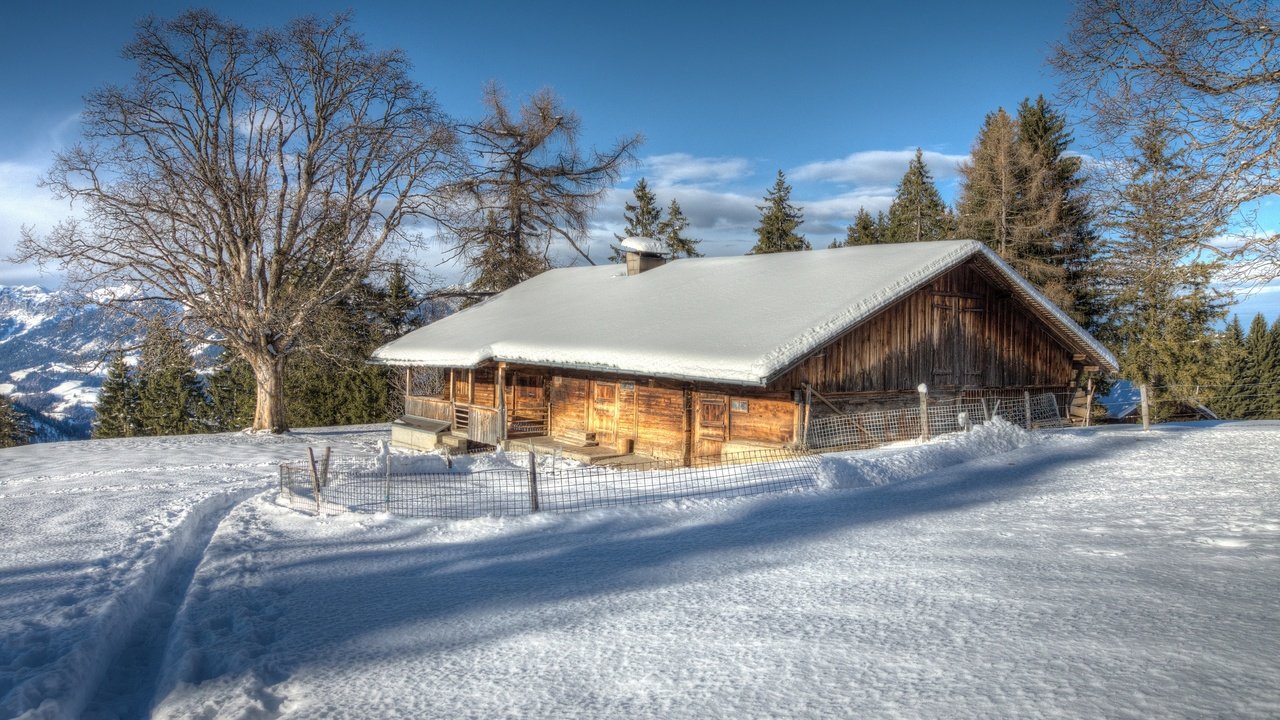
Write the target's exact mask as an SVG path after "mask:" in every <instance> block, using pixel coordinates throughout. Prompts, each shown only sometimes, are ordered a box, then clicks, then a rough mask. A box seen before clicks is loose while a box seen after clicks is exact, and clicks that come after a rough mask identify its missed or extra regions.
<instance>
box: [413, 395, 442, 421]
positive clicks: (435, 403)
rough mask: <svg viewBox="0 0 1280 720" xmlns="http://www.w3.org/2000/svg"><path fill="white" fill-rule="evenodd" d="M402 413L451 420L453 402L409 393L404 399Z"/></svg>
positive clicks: (430, 418)
mask: <svg viewBox="0 0 1280 720" xmlns="http://www.w3.org/2000/svg"><path fill="white" fill-rule="evenodd" d="M404 414H405V415H412V416H414V417H420V418H427V419H428V420H443V421H445V422H453V403H451V402H449V401H448V400H445V399H443V398H433V397H422V396H419V395H409V396H406V397H405V399H404Z"/></svg>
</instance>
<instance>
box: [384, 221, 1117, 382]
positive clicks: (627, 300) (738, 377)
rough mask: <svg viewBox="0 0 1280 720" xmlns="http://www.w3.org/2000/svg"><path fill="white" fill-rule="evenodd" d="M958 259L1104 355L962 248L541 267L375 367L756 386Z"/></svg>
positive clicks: (964, 243) (1104, 357) (1001, 265)
mask: <svg viewBox="0 0 1280 720" xmlns="http://www.w3.org/2000/svg"><path fill="white" fill-rule="evenodd" d="M971 258H977V259H979V260H980V264H981V266H982V268H984V269H985V271H986V274H988V276H991V277H992V279H993V280H995V281H997V282H1000V281H1003V282H1002V284H1004V285H1005V286H1006V287H1008V289H1009V290H1010V291H1011V292H1012V293H1014V294H1015V295H1017V296H1018V297H1020V298H1022V300H1023V301H1024V302H1025V303H1026V304H1027V305H1028V306H1030V307H1031V308H1032V309H1033V310H1034V311H1036V312H1037V314H1039V315H1040V316H1041V317H1042V319H1044V321H1045V322H1046V323H1047V324H1048V325H1049V326H1050V327H1051V328H1053V329H1054V331H1055V333H1056V334H1057V335H1058V336H1059V337H1060V338H1061V339H1062V340H1063V342H1064V343H1065V344H1067V345H1068V346H1069V347H1071V348H1073V349H1075V350H1076V352H1080V353H1083V354H1085V355H1086V356H1087V357H1089V358H1090V360H1092V362H1093V363H1094V364H1097V365H1101V366H1105V367H1108V368H1110V369H1114V368H1115V367H1116V361H1115V358H1114V357H1113V356H1112V355H1111V353H1110V352H1109V351H1108V350H1107V349H1106V348H1105V347H1103V346H1102V344H1101V343H1099V342H1098V341H1097V340H1096V339H1094V338H1093V337H1092V336H1091V335H1090V334H1089V333H1088V332H1086V331H1085V330H1084V329H1082V328H1081V327H1080V326H1079V325H1077V324H1076V323H1075V322H1074V321H1072V320H1071V318H1069V317H1068V316H1067V315H1066V313H1064V312H1062V310H1060V309H1059V308H1058V307H1057V306H1056V305H1054V304H1053V303H1052V302H1051V301H1050V300H1049V299H1048V298H1046V297H1045V296H1044V295H1042V294H1041V293H1040V292H1039V291H1037V290H1036V289H1035V288H1034V287H1032V286H1031V284H1030V283H1028V282H1027V281H1026V280H1025V279H1023V278H1022V277H1021V276H1019V275H1018V274H1017V273H1016V272H1014V271H1013V269H1012V268H1010V267H1009V266H1008V264H1006V263H1005V262H1004V261H1003V260H1002V259H1000V257H999V256H997V255H996V254H995V253H994V252H992V251H991V250H990V249H989V248H987V246H985V245H983V244H982V243H980V242H977V241H974V240H947V241H940V242H921V243H904V244H894V245H867V246H860V247H848V248H833V249H826V250H813V251H809V252H790V253H774V254H768V255H744V256H736V257H709V258H689V259H682V260H678V261H674V262H669V263H667V264H665V265H662V266H660V267H657V268H654V269H652V270H648V271H646V272H643V273H639V274H637V275H631V276H628V275H627V274H626V270H625V268H624V266H622V265H604V266H591V267H570V268H560V269H557V270H550V271H548V272H545V273H542V274H541V275H538V276H537V277H535V278H533V279H531V280H527V281H525V282H523V283H521V284H519V285H517V286H515V287H513V288H510V289H509V290H506V291H505V292H502V293H500V294H498V295H496V296H494V297H491V298H489V299H487V300H485V301H484V302H482V303H480V304H478V305H475V306H473V307H471V308H468V309H466V310H463V311H461V312H459V313H456V314H454V315H451V316H449V317H446V318H444V319H442V320H438V321H436V322H434V323H432V324H430V325H428V326H426V327H423V328H420V329H418V330H415V331H413V332H411V333H409V334H408V335H405V336H404V337H402V338H400V339H398V340H395V341H393V342H391V343H388V344H386V345H384V346H382V347H380V348H378V350H376V351H375V352H374V354H373V359H374V361H375V362H379V363H383V364H387V365H421V366H436V367H458V368H464V367H476V366H478V365H480V364H482V363H485V362H488V361H506V362H511V363H520V364H528V365H545V366H553V367H562V368H577V369H585V370H597V371H608V372H616V373H619V374H627V375H640V376H653V377H665V378H677V379H687V380H698V381H706V382H716V383H728V384H736V385H756V386H762V385H766V384H768V382H769V381H770V380H771V379H772V378H773V377H775V376H776V375H777V374H779V373H781V372H783V371H785V370H786V369H788V368H789V367H791V366H792V365H794V364H795V363H796V362H798V361H800V360H801V359H803V358H804V357H805V356H806V355H808V354H810V353H812V352H814V351H816V350H818V349H819V348H821V347H823V346H824V345H826V344H827V343H829V342H831V341H832V340H835V339H836V338H838V337H839V336H841V335H843V334H844V333H845V332H847V331H849V330H850V329H852V328H853V327H854V326H856V325H858V324H859V323H861V322H863V321H864V320H867V319H869V318H870V317H871V316H873V315H875V314H876V313H878V312H879V311H881V310H883V309H884V308H886V307H888V306H889V305H891V304H893V303H894V302H895V301H897V300H899V299H901V298H903V297H906V296H907V295H909V294H911V293H912V292H915V291H916V290H918V289H919V288H921V287H923V286H924V285H926V284H927V283H929V282H930V281H932V280H933V279H934V278H935V277H937V276H939V275H941V274H942V273H945V272H947V271H948V270H950V269H952V268H954V267H956V266H958V265H960V264H961V263H964V262H966V261H968V260H970V259H971Z"/></svg>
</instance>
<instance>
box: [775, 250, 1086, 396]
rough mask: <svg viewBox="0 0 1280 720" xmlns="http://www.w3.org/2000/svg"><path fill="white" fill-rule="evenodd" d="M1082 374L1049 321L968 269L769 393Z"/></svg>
mask: <svg viewBox="0 0 1280 720" xmlns="http://www.w3.org/2000/svg"><path fill="white" fill-rule="evenodd" d="M1075 372H1076V366H1075V365H1074V364H1073V361H1072V351H1071V350H1070V349H1068V348H1067V347H1065V346H1064V345H1063V344H1062V343H1061V342H1059V341H1058V339H1057V338H1056V337H1055V336H1054V335H1053V334H1052V333H1051V332H1050V331H1049V330H1048V329H1047V328H1046V327H1045V325H1044V323H1043V322H1042V321H1040V320H1039V319H1038V318H1037V317H1035V316H1034V315H1032V313H1031V311H1030V310H1029V309H1027V308H1026V307H1025V306H1024V305H1023V304H1022V303H1021V302H1019V301H1018V300H1016V299H1014V298H1013V297H1012V296H1011V295H1010V294H1009V293H1008V292H1007V291H1005V290H1003V289H1002V288H998V287H996V286H994V285H993V284H991V282H990V281H988V280H987V279H986V278H985V277H983V276H982V275H981V274H980V273H979V272H978V271H977V270H975V269H974V268H973V267H971V266H970V265H968V264H966V265H962V266H960V267H958V268H956V269H954V270H952V271H951V272H949V273H947V274H945V275H943V276H941V277H939V278H938V279H937V280H935V281H934V282H933V283H931V284H930V286H928V287H925V288H922V289H921V290H919V291H917V292H915V293H913V294H912V295H910V296H908V297H906V298H904V299H903V300H901V301H899V302H898V303H896V304H894V305H893V306H892V307H890V308H889V309H887V310H886V311H885V312H883V313H881V314H880V315H878V316H876V317H874V318H872V319H871V320H869V321H867V322H865V323H863V324H862V325H860V326H858V327H856V328H854V329H853V330H851V331H850V332H848V333H846V334H845V335H844V336H842V337H840V338H838V339H837V340H836V341H834V342H832V343H831V344H829V345H828V346H827V347H826V348H824V349H823V350H822V351H820V352H819V353H816V354H815V355H813V356H811V357H810V358H808V359H806V360H804V361H803V362H801V363H800V364H799V365H797V366H796V367H795V368H793V369H791V370H790V371H788V372H786V373H784V374H783V375H782V376H780V377H778V378H777V379H775V380H774V381H773V382H772V383H770V386H769V387H770V388H773V389H777V390H789V389H792V388H797V387H801V386H802V385H803V384H804V383H809V384H811V385H813V387H814V388H815V389H817V390H819V391H820V392H877V391H878V392H893V391H909V390H913V389H914V388H915V387H916V386H917V385H919V384H920V383H921V382H924V383H927V384H929V386H930V387H931V388H932V387H938V388H939V389H941V388H1001V387H1050V386H1063V385H1068V384H1070V383H1071V381H1072V379H1073V377H1074V375H1075Z"/></svg>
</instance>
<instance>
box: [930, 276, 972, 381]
mask: <svg viewBox="0 0 1280 720" xmlns="http://www.w3.org/2000/svg"><path fill="white" fill-rule="evenodd" d="M982 311H983V308H982V300H981V299H980V298H975V297H967V296H957V295H935V296H934V298H933V312H932V316H931V318H930V321H931V324H932V338H931V339H932V344H933V368H932V376H933V384H934V385H937V386H944V387H945V386H973V385H982V384H983V383H982V381H983V377H984V374H985V367H984V366H983V363H982V358H983V352H982V347H981V345H980V343H981V333H980V332H979V328H980V326H981V316H982Z"/></svg>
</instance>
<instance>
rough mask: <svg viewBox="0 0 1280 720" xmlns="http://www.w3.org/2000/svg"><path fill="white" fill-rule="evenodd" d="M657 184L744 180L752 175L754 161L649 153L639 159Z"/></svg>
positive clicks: (693, 183) (645, 171) (652, 180)
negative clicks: (647, 155)
mask: <svg viewBox="0 0 1280 720" xmlns="http://www.w3.org/2000/svg"><path fill="white" fill-rule="evenodd" d="M640 167H641V168H642V170H643V171H644V174H645V175H646V176H647V177H648V178H649V179H650V181H651V182H652V184H654V185H678V184H685V185H706V184H719V183H726V182H732V181H734V180H741V179H743V178H746V177H749V176H750V175H751V163H750V162H748V161H747V160H746V159H745V158H736V157H697V156H694V155H690V154H688V153H668V154H666V155H650V156H649V157H646V158H644V159H642V160H641V161H640Z"/></svg>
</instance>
